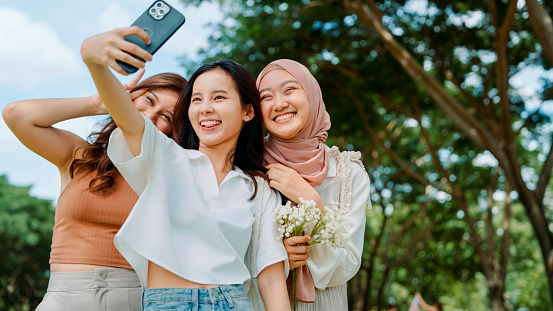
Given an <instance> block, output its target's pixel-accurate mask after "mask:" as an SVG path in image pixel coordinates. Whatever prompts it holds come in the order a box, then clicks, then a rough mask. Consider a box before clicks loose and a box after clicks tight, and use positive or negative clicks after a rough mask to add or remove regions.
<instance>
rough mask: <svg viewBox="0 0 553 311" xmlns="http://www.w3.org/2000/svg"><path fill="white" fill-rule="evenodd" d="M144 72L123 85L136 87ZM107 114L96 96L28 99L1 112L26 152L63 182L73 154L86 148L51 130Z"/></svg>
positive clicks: (70, 135) (73, 138)
mask: <svg viewBox="0 0 553 311" xmlns="http://www.w3.org/2000/svg"><path fill="white" fill-rule="evenodd" d="M143 74H144V71H143V70H142V71H141V72H139V74H138V75H137V76H136V77H135V78H134V79H133V80H132V81H131V82H129V85H128V86H127V85H125V87H126V88H127V89H130V88H133V87H134V86H136V84H137V83H138V81H139V80H140V78H141V77H142V75H143ZM102 114H107V110H106V109H105V107H104V104H103V103H102V100H101V99H100V96H99V95H98V94H94V95H92V96H88V97H83V98H57V99H54V98H48V99H30V100H23V101H18V102H13V103H10V104H8V105H6V107H4V110H3V112H2V115H3V117H4V120H5V121H6V124H7V125H8V127H9V128H10V129H11V131H12V132H13V133H14V134H15V136H16V137H17V138H18V139H19V141H21V142H22V143H23V144H24V145H25V146H26V147H27V148H29V149H30V150H31V151H33V152H34V153H36V154H38V155H39V156H41V157H43V158H44V159H46V160H47V161H49V162H51V163H52V164H54V165H56V166H57V167H58V169H59V170H60V174H61V176H62V178H63V177H64V176H65V175H67V174H68V172H69V166H70V164H71V163H72V162H73V159H74V157H75V152H76V150H77V149H78V148H79V147H81V146H85V145H87V142H86V141H85V140H84V139H82V138H81V137H79V136H78V135H76V134H74V133H72V132H69V131H66V130H62V129H58V128H55V127H53V125H54V124H57V123H59V122H62V121H66V120H70V119H74V118H80V117H86V116H93V115H102Z"/></svg>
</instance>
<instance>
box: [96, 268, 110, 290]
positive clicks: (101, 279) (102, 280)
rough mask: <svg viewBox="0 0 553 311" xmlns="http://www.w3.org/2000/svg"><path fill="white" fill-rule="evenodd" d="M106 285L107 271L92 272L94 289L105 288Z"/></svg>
mask: <svg viewBox="0 0 553 311" xmlns="http://www.w3.org/2000/svg"><path fill="white" fill-rule="evenodd" d="M107 287H109V284H108V269H95V270H94V288H95V289H97V288H107Z"/></svg>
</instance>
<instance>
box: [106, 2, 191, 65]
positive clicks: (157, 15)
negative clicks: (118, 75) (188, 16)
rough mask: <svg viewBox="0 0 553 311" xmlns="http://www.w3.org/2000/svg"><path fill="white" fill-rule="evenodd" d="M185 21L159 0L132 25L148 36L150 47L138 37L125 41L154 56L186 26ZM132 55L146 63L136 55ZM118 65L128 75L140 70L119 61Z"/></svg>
mask: <svg viewBox="0 0 553 311" xmlns="http://www.w3.org/2000/svg"><path fill="white" fill-rule="evenodd" d="M184 21H185V18H184V15H182V14H181V12H179V11H177V10H176V9H175V8H173V7H172V6H170V5H169V4H167V3H166V2H164V1H161V0H158V1H156V2H154V4H152V5H151V6H150V7H149V8H148V9H147V10H146V11H145V12H144V13H142V15H140V17H139V18H138V19H137V20H136V21H135V22H134V23H133V24H132V25H131V26H138V27H140V28H141V29H142V30H144V31H145V32H146V33H147V34H148V36H149V37H150V42H151V43H150V45H146V43H144V41H143V40H142V39H140V38H139V37H137V36H128V37H125V40H126V41H128V42H131V43H134V44H136V45H138V46H139V47H141V48H142V49H144V50H146V51H147V52H148V53H150V54H152V55H153V54H154V53H155V52H156V51H157V50H158V49H159V48H160V47H161V46H162V45H163V44H164V43H165V42H166V41H167V40H168V39H169V38H170V37H171V36H172V35H173V34H174V33H175V32H176V31H177V29H179V28H180V26H182V24H184ZM129 54H130V53H129ZM131 55H132V56H133V57H135V58H137V59H139V60H141V61H144V60H143V59H142V58H140V57H138V56H136V55H133V54H131ZM117 63H118V64H119V65H120V66H121V67H122V68H123V69H124V70H125V71H126V72H128V73H134V72H136V71H137V70H138V68H136V67H134V66H132V65H129V64H127V63H125V62H122V61H120V60H117Z"/></svg>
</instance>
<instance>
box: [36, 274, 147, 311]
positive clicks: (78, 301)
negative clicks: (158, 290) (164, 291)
mask: <svg viewBox="0 0 553 311" xmlns="http://www.w3.org/2000/svg"><path fill="white" fill-rule="evenodd" d="M141 302H142V287H141V286H140V280H139V279H138V276H137V275H136V272H134V271H133V270H128V269H120V268H110V269H96V270H95V271H82V272H52V274H51V275H50V280H49V282H48V291H47V292H46V295H45V296H44V298H43V299H42V302H41V303H40V305H38V307H37V309H36V310H37V311H54V310H56V311H64V310H68V311H69V310H72V311H89V310H90V311H96V310H132V311H135V310H136V311H139V310H141V309H142V307H141Z"/></svg>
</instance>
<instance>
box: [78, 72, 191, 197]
mask: <svg viewBox="0 0 553 311" xmlns="http://www.w3.org/2000/svg"><path fill="white" fill-rule="evenodd" d="M186 82H187V81H186V79H185V78H183V77H181V76H179V75H177V74H174V73H160V74H157V75H155V76H152V77H150V78H148V79H146V80H144V81H142V82H140V83H139V84H138V85H137V86H136V87H134V88H133V89H132V90H131V92H134V91H138V90H148V91H155V90H170V91H174V92H176V93H177V94H178V93H180V91H181V89H183V88H184V87H185V86H186ZM104 122H107V123H106V124H105V125H104V126H103V127H102V129H101V130H100V131H99V132H92V133H91V134H90V135H89V136H88V138H87V141H88V142H89V145H88V146H84V147H81V148H79V149H78V150H82V158H78V159H77V158H75V159H74V160H73V162H72V163H71V166H70V168H69V174H70V176H71V178H73V177H74V176H76V175H85V174H92V173H94V177H93V178H92V179H91V180H90V183H89V184H88V189H89V190H90V191H91V192H105V191H108V190H109V189H110V188H111V187H112V186H113V184H114V183H115V175H116V173H117V168H116V167H115V166H114V165H113V163H112V162H111V160H110V159H109V157H108V155H107V146H108V141H109V136H110V135H111V133H112V132H113V131H114V130H115V129H116V128H117V124H115V122H114V121H113V120H112V119H111V118H108V119H107V120H106V121H104ZM78 150H77V151H78ZM75 153H76V152H75Z"/></svg>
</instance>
